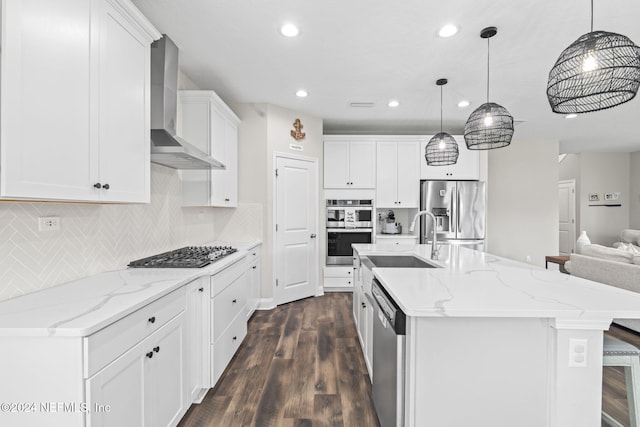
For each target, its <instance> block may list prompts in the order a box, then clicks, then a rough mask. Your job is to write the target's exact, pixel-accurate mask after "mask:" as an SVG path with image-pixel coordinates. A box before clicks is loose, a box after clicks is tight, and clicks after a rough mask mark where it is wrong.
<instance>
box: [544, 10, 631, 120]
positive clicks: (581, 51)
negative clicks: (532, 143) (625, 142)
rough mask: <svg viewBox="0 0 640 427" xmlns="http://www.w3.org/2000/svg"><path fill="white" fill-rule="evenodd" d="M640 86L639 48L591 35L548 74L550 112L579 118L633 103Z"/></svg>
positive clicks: (608, 36) (625, 39)
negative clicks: (579, 114)
mask: <svg viewBox="0 0 640 427" xmlns="http://www.w3.org/2000/svg"><path fill="white" fill-rule="evenodd" d="M639 86H640V48H638V46H636V45H635V44H634V43H633V42H632V41H631V40H630V39H629V38H628V37H626V36H623V35H621V34H616V33H610V32H607V31H593V0H591V32H590V33H587V34H584V35H582V36H580V37H579V38H578V40H576V41H575V42H573V43H572V44H571V45H570V46H569V47H568V48H566V49H565V50H564V51H563V52H562V53H561V54H560V57H559V58H558V60H557V61H556V63H555V65H554V66H553V68H552V69H551V71H550V72H549V81H548V82H547V98H548V99H549V104H550V105H551V110H552V111H553V112H554V113H559V114H571V113H573V114H578V113H588V112H591V111H599V110H604V109H606V108H611V107H615V106H616V105H620V104H623V103H625V102H627V101H630V100H632V99H633V98H634V97H635V96H636V93H637V92H638V87H639Z"/></svg>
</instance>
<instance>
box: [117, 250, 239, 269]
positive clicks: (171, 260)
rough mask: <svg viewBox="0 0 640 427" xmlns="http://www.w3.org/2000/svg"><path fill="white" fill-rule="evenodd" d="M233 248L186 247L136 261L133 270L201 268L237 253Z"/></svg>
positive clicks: (130, 265) (130, 264)
mask: <svg viewBox="0 0 640 427" xmlns="http://www.w3.org/2000/svg"><path fill="white" fill-rule="evenodd" d="M237 251H238V250H237V249H236V248H233V247H231V246H185V247H184V248H180V249H175V250H173V251H169V252H164V253H161V254H158V255H153V256H150V257H147V258H142V259H139V260H136V261H131V262H130V263H129V265H128V266H129V267H133V268H201V267H204V266H206V265H209V264H211V263H212V262H215V261H218V260H220V259H222V258H224V257H226V256H227V255H231V254H232V253H234V252H237Z"/></svg>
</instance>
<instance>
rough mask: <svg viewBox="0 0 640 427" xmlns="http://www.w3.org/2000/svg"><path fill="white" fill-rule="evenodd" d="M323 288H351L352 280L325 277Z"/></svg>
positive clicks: (349, 278) (348, 278)
mask: <svg viewBox="0 0 640 427" xmlns="http://www.w3.org/2000/svg"><path fill="white" fill-rule="evenodd" d="M324 287H325V288H353V280H352V278H351V277H325V278H324Z"/></svg>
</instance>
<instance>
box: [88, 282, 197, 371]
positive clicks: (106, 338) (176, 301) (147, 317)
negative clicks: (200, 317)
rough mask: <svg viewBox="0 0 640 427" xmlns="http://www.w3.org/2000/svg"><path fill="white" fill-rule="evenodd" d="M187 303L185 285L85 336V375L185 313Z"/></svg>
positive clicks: (98, 368) (97, 369) (96, 369)
mask: <svg viewBox="0 0 640 427" xmlns="http://www.w3.org/2000/svg"><path fill="white" fill-rule="evenodd" d="M185 304H186V299H185V287H184V286H183V287H181V288H180V289H177V290H175V291H173V292H171V293H170V294H169V295H165V296H164V297H162V298H160V299H158V300H156V301H154V302H152V303H151V304H148V305H146V306H144V307H142V308H141V309H139V310H137V311H135V312H133V313H131V314H130V315H128V316H126V317H124V318H122V319H120V320H118V321H117V322H115V323H112V324H111V325H109V326H107V327H105V328H103V329H101V330H99V331H98V332H96V333H95V334H92V335H90V336H88V337H87V338H85V339H84V345H85V352H84V355H85V356H84V357H85V363H84V366H85V368H84V375H85V378H88V377H90V376H91V375H93V374H95V373H96V372H98V371H99V370H100V369H102V367H104V366H106V365H107V364H108V363H110V362H111V361H113V360H114V359H115V358H117V357H118V356H120V355H121V354H123V353H124V352H125V351H127V350H128V349H130V348H131V347H133V346H134V345H136V344H138V343H139V342H140V341H142V340H143V339H145V338H146V337H147V336H149V335H150V334H152V333H153V332H155V331H157V330H158V329H159V328H160V327H162V325H164V324H165V323H167V322H168V321H169V320H171V319H172V318H174V317H175V316H176V315H178V314H180V313H181V312H183V311H184V308H185Z"/></svg>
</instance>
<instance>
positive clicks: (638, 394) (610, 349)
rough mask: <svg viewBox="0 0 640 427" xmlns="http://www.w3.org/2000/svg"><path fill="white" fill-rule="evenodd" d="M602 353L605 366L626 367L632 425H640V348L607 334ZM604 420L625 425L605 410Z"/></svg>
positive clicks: (617, 425)
mask: <svg viewBox="0 0 640 427" xmlns="http://www.w3.org/2000/svg"><path fill="white" fill-rule="evenodd" d="M602 353H603V357H602V365H603V366H622V367H624V379H625V385H626V386H627V403H628V404H629V420H630V427H640V407H638V405H639V404H640V401H639V399H640V350H639V349H638V348H636V347H635V346H633V345H631V344H629V343H626V342H624V341H621V340H619V339H617V338H613V337H610V336H605V337H604V345H603V352H602ZM602 420H603V421H604V422H605V423H607V424H608V425H610V426H614V427H624V426H623V425H622V424H620V423H619V422H618V421H616V420H615V419H613V417H611V416H610V415H609V414H607V413H606V412H604V411H602Z"/></svg>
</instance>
